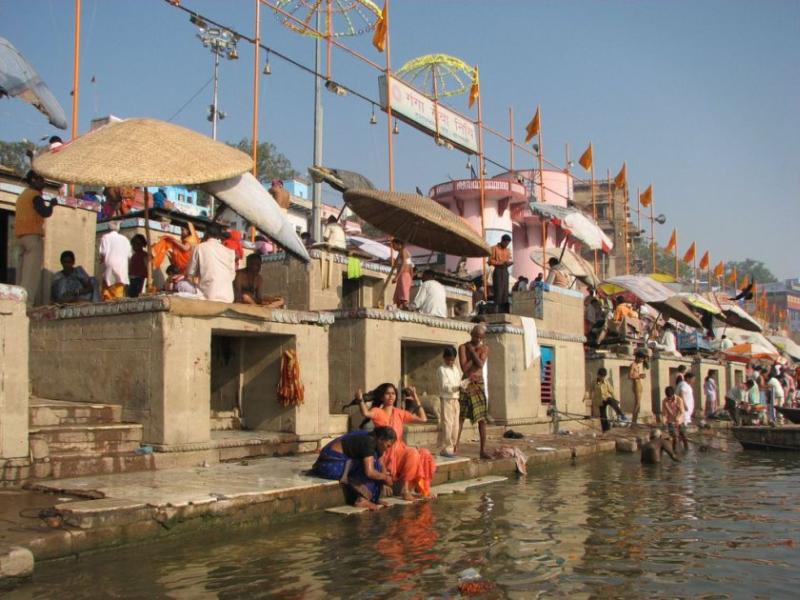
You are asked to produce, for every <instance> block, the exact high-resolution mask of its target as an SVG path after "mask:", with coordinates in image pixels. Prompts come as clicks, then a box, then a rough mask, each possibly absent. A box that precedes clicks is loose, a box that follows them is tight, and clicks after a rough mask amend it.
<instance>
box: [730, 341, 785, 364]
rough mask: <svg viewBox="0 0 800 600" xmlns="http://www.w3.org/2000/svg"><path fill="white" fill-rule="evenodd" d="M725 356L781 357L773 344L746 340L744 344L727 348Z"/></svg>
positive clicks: (740, 357) (751, 357)
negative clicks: (766, 344)
mask: <svg viewBox="0 0 800 600" xmlns="http://www.w3.org/2000/svg"><path fill="white" fill-rule="evenodd" d="M725 356H728V357H730V358H734V359H735V358H739V359H742V358H746V359H751V360H752V359H776V358H780V353H779V352H778V351H777V349H776V348H775V347H774V346H772V344H770V345H768V346H765V345H763V344H757V343H751V342H745V343H744V344H736V345H735V346H732V347H730V348H728V349H727V350H725Z"/></svg>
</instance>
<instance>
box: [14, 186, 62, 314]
mask: <svg viewBox="0 0 800 600" xmlns="http://www.w3.org/2000/svg"><path fill="white" fill-rule="evenodd" d="M25 181H26V182H27V184H28V187H26V188H25V189H24V190H22V193H21V194H20V195H19V196H17V205H16V214H15V216H14V235H15V236H16V238H17V245H18V246H19V247H20V249H21V254H20V260H19V270H18V271H17V285H20V286H22V287H24V288H25V291H27V292H28V306H29V307H30V306H33V305H34V303H35V302H36V296H37V294H38V293H39V285H40V284H41V281H42V266H43V263H44V220H45V219H47V218H49V217H50V216H51V215H52V214H53V201H52V200H45V199H44V198H42V190H44V178H43V177H42V176H41V175H39V174H38V173H36V172H34V171H28V174H27V175H25Z"/></svg>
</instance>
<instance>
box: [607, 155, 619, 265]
mask: <svg viewBox="0 0 800 600" xmlns="http://www.w3.org/2000/svg"><path fill="white" fill-rule="evenodd" d="M606 193H607V194H608V204H609V205H610V206H611V228H612V229H613V230H614V234H615V236H614V240H613V241H614V248H613V249H612V251H614V250H616V248H617V240H616V232H617V221H616V214H617V208H616V206H615V204H616V198H615V193H614V190H613V189H612V188H611V170H610V169H606ZM607 212H608V207H606V213H607ZM615 253H616V252H615ZM610 262H611V255H609V257H608V263H610ZM616 274H617V263H616V261H614V275H616ZM605 275H606V277H607V276H608V269H607V268H606V273H605Z"/></svg>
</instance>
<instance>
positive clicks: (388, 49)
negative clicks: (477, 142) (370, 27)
mask: <svg viewBox="0 0 800 600" xmlns="http://www.w3.org/2000/svg"><path fill="white" fill-rule="evenodd" d="M383 6H384V9H385V10H384V15H383V18H384V23H385V24H386V135H387V137H388V140H389V191H390V192H393V191H394V133H392V85H391V84H392V82H391V79H392V36H391V32H390V29H391V28H390V26H389V0H386V2H385V3H384V5H383ZM478 106H480V104H479V105H478ZM479 131H480V130H479ZM481 189H483V186H481ZM481 218H483V212H482V211H481ZM481 227H483V226H482V225H481ZM484 283H486V280H485V279H484ZM485 287H486V286H485V285H484V288H485Z"/></svg>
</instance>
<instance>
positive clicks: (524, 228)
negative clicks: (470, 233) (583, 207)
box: [429, 170, 572, 280]
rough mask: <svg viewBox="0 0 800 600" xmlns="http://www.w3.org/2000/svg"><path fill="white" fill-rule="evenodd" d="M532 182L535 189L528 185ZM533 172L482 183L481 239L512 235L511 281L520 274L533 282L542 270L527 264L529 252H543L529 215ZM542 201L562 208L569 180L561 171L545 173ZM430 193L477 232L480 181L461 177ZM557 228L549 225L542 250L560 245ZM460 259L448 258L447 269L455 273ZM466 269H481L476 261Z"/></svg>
mask: <svg viewBox="0 0 800 600" xmlns="http://www.w3.org/2000/svg"><path fill="white" fill-rule="evenodd" d="M534 180H535V181H536V184H535V185H534V184H533V183H532V182H533V181H534ZM538 180H539V176H538V171H515V172H513V173H503V174H501V175H498V176H496V177H494V178H492V179H487V180H486V181H485V195H484V204H485V209H484V221H485V222H484V225H485V230H486V235H485V237H486V241H487V242H488V243H489V245H494V244H496V243H497V242H499V241H500V238H501V237H502V236H503V234H506V233H507V234H509V235H511V240H512V241H511V249H512V252H513V255H514V266H513V267H512V269H511V274H512V275H513V276H514V277H520V276H522V275H524V276H525V277H527V278H528V279H530V280H533V278H534V277H536V275H537V274H538V273H539V272H541V270H542V269H541V267H540V266H539V265H537V264H536V263H535V262H533V260H531V253H532V252H539V253H541V251H542V222H541V220H540V219H539V217H538V216H535V215H533V214H532V213H531V210H530V208H528V202H529V200H531V196H532V197H533V199H535V200H536V201H539V192H540V189H539V188H540V186H539V183H538ZM543 184H544V202H546V203H548V204H556V205H559V206H567V203H568V201H569V200H570V199H571V198H572V176H571V175H570V174H568V173H564V172H563V171H554V170H553V171H551V170H545V171H544V179H543ZM429 195H430V197H431V198H433V199H434V200H436V201H437V202H439V203H440V204H441V205H442V206H444V207H445V208H447V209H448V210H450V211H452V212H454V213H455V214H457V215H459V216H460V217H462V218H463V219H464V220H465V221H466V222H467V223H469V225H470V226H471V227H472V228H473V229H474V230H475V231H477V232H480V231H481V214H480V180H478V179H462V180H458V181H448V182H446V183H441V184H439V185H436V186H434V187H433V188H431V190H430V192H429ZM562 240H563V234H562V232H561V231H560V228H558V227H556V226H555V225H549V226H548V227H547V231H546V234H545V240H544V246H545V247H548V248H549V247H554V246H557V245H558V244H560V243H561V241H562ZM458 260H459V257H457V256H455V257H451V256H448V257H447V268H448V269H455V268H456V265H457V264H458ZM467 269H468V270H469V271H470V272H472V271H478V270H480V269H481V259H479V258H470V259H468V260H467Z"/></svg>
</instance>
